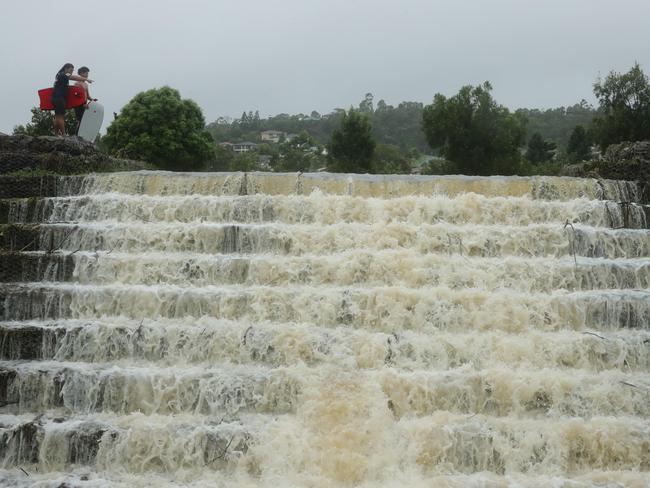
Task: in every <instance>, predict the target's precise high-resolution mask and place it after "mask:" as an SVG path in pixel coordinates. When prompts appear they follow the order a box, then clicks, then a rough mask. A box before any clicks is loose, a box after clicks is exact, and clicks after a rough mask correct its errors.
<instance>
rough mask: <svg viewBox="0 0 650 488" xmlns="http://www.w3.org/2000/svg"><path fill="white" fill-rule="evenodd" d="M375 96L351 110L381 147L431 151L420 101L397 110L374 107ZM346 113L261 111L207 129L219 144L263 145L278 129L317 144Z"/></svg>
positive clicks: (220, 121)
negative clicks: (367, 122)
mask: <svg viewBox="0 0 650 488" xmlns="http://www.w3.org/2000/svg"><path fill="white" fill-rule="evenodd" d="M373 101H374V97H373V95H372V93H367V94H366V96H365V97H364V99H363V100H362V101H361V102H360V103H359V105H358V107H351V108H355V109H356V110H358V111H359V112H360V113H362V114H364V115H366V116H367V117H368V118H369V119H370V123H371V125H372V133H373V136H374V137H375V139H376V140H377V142H378V143H380V144H391V145H394V146H397V147H399V148H400V149H401V150H403V151H405V152H406V151H409V150H413V149H415V150H417V151H420V152H422V153H426V152H427V151H429V150H430V148H429V147H428V146H427V142H426V138H425V137H424V134H423V133H422V129H421V125H422V110H423V108H424V104H422V103H419V102H402V103H400V104H399V105H398V106H397V107H394V106H392V105H389V104H387V103H386V102H385V101H384V100H379V102H378V103H377V106H376V107H375V106H374V103H373ZM345 112H346V111H345V110H343V109H341V108H337V109H335V110H333V111H332V112H330V113H328V114H323V115H321V114H320V113H318V112H317V111H312V112H311V113H310V114H309V115H306V114H295V115H289V114H285V113H282V114H278V115H275V116H272V117H268V118H265V119H262V118H260V116H259V112H257V111H256V112H253V111H249V112H244V113H243V114H242V115H241V117H240V118H239V119H234V120H230V119H228V118H226V117H220V118H218V119H217V120H216V121H214V122H212V123H210V124H208V126H207V127H206V128H207V130H208V132H210V134H211V135H212V137H213V138H214V140H215V141H216V142H217V143H221V142H243V141H251V142H256V141H257V142H259V141H260V132H262V131H267V130H275V131H279V132H284V133H286V134H300V133H302V132H306V133H307V134H309V136H310V137H311V138H312V139H313V140H314V141H315V142H317V143H319V144H322V145H325V144H327V143H328V142H329V140H330V137H331V135H332V132H333V131H334V129H336V128H338V127H339V126H340V125H341V120H342V119H343V115H344V114H345Z"/></svg>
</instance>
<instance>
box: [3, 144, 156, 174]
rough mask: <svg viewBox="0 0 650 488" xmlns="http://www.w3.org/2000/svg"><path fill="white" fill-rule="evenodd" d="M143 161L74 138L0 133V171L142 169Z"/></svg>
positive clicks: (76, 172)
mask: <svg viewBox="0 0 650 488" xmlns="http://www.w3.org/2000/svg"><path fill="white" fill-rule="evenodd" d="M144 167H145V164H144V163H141V162H139V161H129V160H123V159H116V158H113V157H110V156H108V155H106V154H104V153H102V152H101V151H99V150H98V149H97V148H96V147H95V145H94V144H92V143H89V142H86V141H83V140H81V139H78V138H75V137H66V138H61V137H48V136H42V137H32V136H26V135H18V136H5V135H0V173H4V174H6V173H13V172H16V171H21V170H27V171H40V172H49V173H57V174H66V175H69V174H81V173H90V172H105V171H128V170H138V169H144Z"/></svg>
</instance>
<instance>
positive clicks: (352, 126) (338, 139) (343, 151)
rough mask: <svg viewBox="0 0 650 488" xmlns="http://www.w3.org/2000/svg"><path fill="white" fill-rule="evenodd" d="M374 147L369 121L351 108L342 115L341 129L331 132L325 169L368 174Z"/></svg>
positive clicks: (336, 171) (370, 168)
mask: <svg viewBox="0 0 650 488" xmlns="http://www.w3.org/2000/svg"><path fill="white" fill-rule="evenodd" d="M375 145H376V143H375V139H374V137H373V135H372V125H371V124H370V120H369V119H368V117H366V116H364V115H361V114H360V113H359V112H357V111H355V110H354V109H352V108H351V109H350V110H349V111H348V112H344V113H343V120H342V121H341V127H340V128H339V129H335V130H334V131H333V132H332V137H331V139H330V143H329V147H328V153H329V154H328V165H327V169H328V170H329V171H333V172H335V173H369V172H370V171H371V170H372V158H373V155H374V152H375Z"/></svg>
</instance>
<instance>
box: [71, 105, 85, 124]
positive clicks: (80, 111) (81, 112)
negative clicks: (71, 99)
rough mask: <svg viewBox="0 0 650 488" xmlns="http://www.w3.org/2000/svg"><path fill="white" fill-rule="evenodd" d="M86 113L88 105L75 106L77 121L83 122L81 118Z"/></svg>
mask: <svg viewBox="0 0 650 488" xmlns="http://www.w3.org/2000/svg"><path fill="white" fill-rule="evenodd" d="M84 113H86V106H85V105H81V106H80V107H75V108H74V115H75V117H77V123H78V124H81V119H82V118H83V116H84Z"/></svg>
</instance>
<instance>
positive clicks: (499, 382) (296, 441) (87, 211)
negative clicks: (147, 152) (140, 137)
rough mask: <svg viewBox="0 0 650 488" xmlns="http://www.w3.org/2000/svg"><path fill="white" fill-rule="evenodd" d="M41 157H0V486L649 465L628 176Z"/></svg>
mask: <svg viewBox="0 0 650 488" xmlns="http://www.w3.org/2000/svg"><path fill="white" fill-rule="evenodd" d="M0 180H1V179H0ZM36 180H38V179H37V178H36V179H34V182H33V187H34V193H33V194H34V195H37V196H35V197H29V198H28V197H27V196H26V195H28V194H29V183H28V182H27V183H26V182H25V181H23V182H22V183H21V187H20V188H19V189H16V191H15V192H14V193H12V189H11V188H10V187H8V186H7V185H10V181H0V186H2V185H5V187H3V188H1V190H2V192H1V193H0V194H1V195H3V196H5V198H3V199H0V281H1V283H0V486H12V487H28V486H40V487H52V488H55V487H62V486H66V487H73V486H74V487H104V486H110V487H113V486H119V487H125V488H126V487H129V488H130V487H145V486H194V487H239V486H241V487H253V486H268V487H274V488H277V487H293V486H296V487H352V486H361V487H368V488H370V487H405V486H409V487H450V488H464V487H476V488H478V487H481V488H492V487H494V488H496V487H499V488H505V487H513V488H514V487H539V488H542V487H551V486H552V487H558V488H560V487H562V488H583V487H584V488H587V487H605V486H607V487H623V486H626V487H627V486H629V487H647V486H650V230H649V229H650V207H649V206H648V205H647V203H648V202H644V201H642V192H641V190H640V189H639V188H638V187H637V185H636V184H635V183H631V182H618V181H607V180H593V179H576V178H555V177H530V178H522V177H463V176H440V177H424V176H367V175H365V176H364V175H332V174H277V173H276V174H271V173H269V174H266V173H218V174H210V173H203V174H199V173H166V172H147V171H142V172H125V173H112V174H101V175H99V174H98V175H89V176H85V177H81V176H70V177H60V178H56V179H52V178H50V179H49V180H47V182H44V180H42V181H41V182H40V183H38V184H37V182H36ZM21 181H22V180H21Z"/></svg>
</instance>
